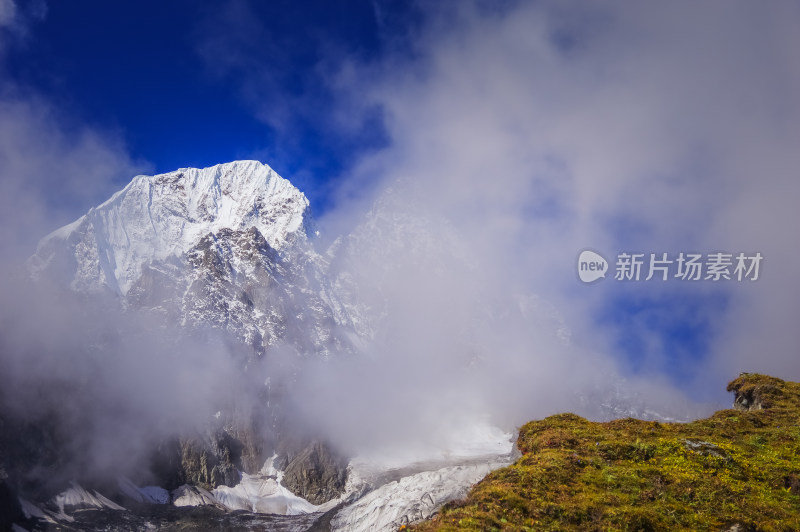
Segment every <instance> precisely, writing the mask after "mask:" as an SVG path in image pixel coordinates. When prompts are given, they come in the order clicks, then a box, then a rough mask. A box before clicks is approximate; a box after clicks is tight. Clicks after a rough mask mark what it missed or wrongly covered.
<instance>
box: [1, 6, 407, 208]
mask: <svg viewBox="0 0 800 532" xmlns="http://www.w3.org/2000/svg"><path fill="white" fill-rule="evenodd" d="M43 5H45V4H43V3H41V2H25V1H23V2H19V4H18V6H17V8H16V11H17V16H18V18H19V19H24V22H23V21H20V24H24V25H25V29H24V32H25V35H22V36H20V38H18V39H16V40H14V41H12V42H11V46H9V48H10V49H9V50H8V51H7V54H6V58H5V59H6V61H5V69H4V70H5V76H7V78H10V79H11V80H13V81H14V82H15V83H16V84H17V86H18V87H19V89H20V90H21V91H32V92H35V93H36V94H39V95H42V96H43V97H44V98H46V99H48V100H50V101H52V102H54V103H55V105H56V107H57V108H58V109H59V112H61V113H63V114H65V115H67V118H68V119H69V120H75V121H79V122H81V123H86V124H90V125H91V126H92V127H95V128H98V129H101V130H107V131H112V132H114V133H115V134H117V135H119V136H120V137H121V139H122V141H123V142H124V144H125V147H126V149H127V151H128V152H129V154H130V156H131V157H132V158H133V159H135V160H137V161H141V162H143V163H145V164H146V165H147V167H148V168H149V169H150V170H151V171H154V172H166V171H170V170H173V169H176V168H179V167H185V166H200V167H202V166H210V165H213V164H217V163H219V162H222V161H230V160H235V159H238V158H247V157H256V158H260V159H264V160H266V161H268V162H269V164H271V165H272V166H273V167H274V168H275V169H276V170H278V171H279V172H280V173H282V174H284V175H291V176H300V178H301V180H306V181H307V182H305V183H298V184H301V185H306V186H304V187H303V188H304V190H305V191H306V193H307V194H308V195H309V196H310V197H311V199H312V201H314V203H315V206H316V207H317V208H318V209H320V210H324V208H325V207H326V194H325V192H326V190H327V188H326V182H327V181H328V180H332V179H335V178H336V177H337V176H339V174H340V173H341V172H342V171H343V170H344V169H346V168H347V166H348V165H349V164H352V161H353V159H354V158H355V157H356V156H357V155H358V154H359V153H360V152H361V151H363V150H369V149H371V148H373V147H375V146H380V145H381V144H382V143H383V142H384V139H383V138H382V132H381V127H380V123H379V121H378V120H373V121H370V120H365V123H364V124H363V125H362V126H361V127H360V128H359V130H357V131H351V132H350V134H349V135H343V134H342V131H340V130H339V131H337V130H334V129H333V128H331V127H330V124H329V122H330V120H331V117H330V114H331V113H332V107H333V106H334V105H335V101H334V95H333V94H332V90H333V88H332V87H331V85H330V80H329V79H328V78H327V76H328V74H329V73H330V72H329V71H330V69H333V68H336V67H338V64H337V63H336V62H337V61H340V60H341V59H342V58H345V57H355V58H358V59H359V60H362V61H370V60H373V59H375V58H376V57H378V56H379V55H380V54H381V53H382V51H383V50H384V49H385V47H387V46H395V45H397V46H402V44H399V43H398V41H397V39H395V38H394V33H395V32H396V31H397V30H396V29H395V28H394V27H393V26H394V25H396V24H400V25H403V26H404V27H403V30H404V31H405V30H407V29H408V26H407V25H413V16H414V15H413V10H412V9H411V8H410V7H409V6H410V4H409V5H408V6H407V5H404V4H403V3H398V2H393V3H387V4H386V5H382V3H372V2H369V1H347V2H345V1H335V2H330V1H314V2H291V1H277V2H247V1H234V2H227V1H226V2H221V1H213V2H202V3H201V2H193V1H181V0H177V1H174V2H173V1H170V2H161V1H145V2H134V3H124V2H122V3H121V2H104V1H81V2H76V3H65V2H50V3H47V4H46V7H45V8H42V6H43ZM81 207H85V205H84V206H81Z"/></svg>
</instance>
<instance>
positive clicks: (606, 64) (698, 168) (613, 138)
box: [0, 0, 800, 395]
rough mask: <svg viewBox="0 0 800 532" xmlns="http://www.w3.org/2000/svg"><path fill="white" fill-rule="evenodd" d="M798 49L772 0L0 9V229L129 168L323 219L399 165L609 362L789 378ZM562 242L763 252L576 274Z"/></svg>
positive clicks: (18, 236) (699, 377)
mask: <svg viewBox="0 0 800 532" xmlns="http://www.w3.org/2000/svg"><path fill="white" fill-rule="evenodd" d="M799 40H800V8H798V4H797V3H796V2H792V1H775V2H770V3H769V4H761V3H758V4H756V3H751V2H744V1H742V2H713V1H709V2H702V3H700V2H689V1H686V2H683V1H680V2H670V3H660V4H658V5H656V4H646V5H645V4H642V3H641V2H633V1H631V2H622V1H621V2H597V3H591V4H587V3H583V2H572V1H567V2H547V1H543V2H524V1H520V2H514V1H508V2H482V1H479V0H476V1H474V2H469V1H464V2H458V1H452V2H435V3H434V2H431V3H426V2H419V3H418V2H410V1H409V2H402V1H396V0H373V1H317V2H315V1H303V2H297V1H295V2H291V1H276V2H259V1H255V0H250V1H248V0H232V1H212V2H202V3H201V2H193V1H188V0H175V1H163V0H162V1H144V2H129V3H120V2H107V1H89V0H84V1H78V2H54V1H53V2H45V1H44V0H0V76H1V77H0V165H1V166H0V172H1V173H2V176H1V177H2V181H0V196H2V197H3V198H6V203H5V204H4V205H5V207H6V208H5V209H2V211H3V214H1V215H0V221H2V222H3V223H2V224H0V242H2V244H3V247H4V248H5V249H12V248H13V246H17V248H14V249H23V250H24V251H18V254H19V255H21V256H25V253H28V254H29V253H30V241H31V240H35V238H38V237H39V236H41V235H42V234H44V233H46V232H47V231H50V230H52V229H53V228H55V227H58V226H59V225H61V224H63V223H66V222H68V221H70V220H72V219H74V218H75V217H77V216H79V215H80V214H82V213H83V212H85V211H86V210H87V209H88V208H89V207H90V206H91V205H94V204H96V203H98V202H99V201H102V200H103V199H105V198H107V197H108V195H110V194H111V193H112V192H113V191H115V190H117V189H119V188H120V187H121V186H122V185H124V183H126V182H127V181H128V180H129V179H130V178H131V177H132V176H133V175H135V173H139V172H145V173H152V172H165V171H170V170H173V169H176V168H178V167H185V166H208V165H213V164H216V163H220V162H226V161H230V160H234V159H240V158H255V159H258V160H261V161H263V162H265V163H268V164H270V165H271V166H272V167H273V168H275V169H276V170H277V171H278V172H279V173H280V174H282V175H283V176H284V177H287V178H289V179H290V180H291V181H292V182H293V183H295V184H296V185H297V186H298V187H299V188H300V189H301V190H303V191H304V192H305V193H306V195H307V196H308V197H309V199H310V200H311V202H312V207H313V208H314V210H315V212H316V213H317V215H319V216H320V217H321V219H322V221H323V222H324V223H325V224H327V225H326V227H328V228H329V229H330V228H334V229H335V228H338V227H347V226H348V224H349V225H352V224H353V223H357V221H358V220H357V219H355V214H354V213H359V212H362V211H363V210H364V209H363V207H364V205H363V204H362V203H359V201H360V200H364V201H368V200H369V199H371V197H372V196H371V192H372V191H374V190H380V189H381V188H382V187H383V185H385V184H391V183H396V182H398V181H402V180H404V181H405V182H411V183H413V185H414V187H416V188H415V190H417V191H419V190H422V191H423V194H422V198H421V201H420V203H425V204H428V205H429V206H430V207H431V208H432V209H434V210H436V211H437V212H438V213H439V214H441V215H444V216H445V217H447V218H448V219H449V220H451V221H452V222H453V224H454V226H455V227H457V228H458V229H459V230H460V231H461V232H462V234H465V235H468V237H467V242H468V244H469V245H470V246H471V248H472V249H479V250H484V255H485V256H486V257H490V258H491V261H493V262H492V264H491V267H490V268H489V270H490V271H492V272H493V273H494V275H493V277H494V278H496V279H502V280H503V282H504V283H506V282H507V283H508V284H509V285H513V286H514V287H516V288H519V289H520V290H522V291H530V292H535V293H538V294H541V295H542V296H544V297H546V298H547V299H548V300H550V301H552V302H553V303H554V304H555V306H556V307H557V308H559V309H560V310H561V311H562V313H563V314H564V315H565V318H566V319H567V321H568V323H569V324H570V327H571V328H572V329H573V331H574V338H575V339H576V340H575V341H576V342H578V343H579V344H582V345H583V346H586V347H587V348H592V349H597V350H598V351H600V352H603V353H612V356H613V357H615V358H616V359H617V360H618V361H620V363H621V364H622V365H623V366H624V368H625V371H627V372H629V373H632V374H641V373H648V372H649V373H655V374H657V375H666V376H667V377H668V378H669V379H671V380H673V381H680V382H682V383H684V385H685V386H686V387H688V388H691V389H692V391H693V392H694V393H696V394H698V395H702V394H703V393H705V392H706V390H707V389H708V388H709V386H711V387H713V389H714V390H720V389H721V387H720V383H721V382H725V381H726V380H730V378H732V377H734V376H735V374H736V373H738V371H764V372H771V373H776V374H782V375H785V376H787V378H791V377H793V378H800V362H798V360H800V359H799V358H798V356H797V353H798V350H800V336H798V335H799V334H800V332H798V328H797V327H796V325H795V323H794V321H795V318H794V317H796V316H797V315H798V313H800V297H798V296H800V294H797V282H796V281H795V278H794V267H795V266H794V265H796V264H798V263H800V250H798V247H797V246H796V235H795V231H796V230H795V228H796V227H797V226H798V223H800V219H798V216H799V215H798V211H797V208H796V205H797V203H798V201H800V180H798V178H797V168H800V160H798V156H799V155H798V154H799V153H800V152H799V151H798V150H797V146H800V96H798V95H800V64H798V54H797V50H798V49H800V41H799ZM414 187H411V188H412V189H413V188H414ZM364 191H367V192H369V193H367V192H364ZM415 194H416V195H415ZM9 198H13V200H9ZM409 198H410V199H409V201H410V202H411V201H414V202H416V201H417V200H418V199H419V198H420V195H419V193H418V192H416V193H414V194H410V196H409ZM9 201H11V202H12V204H9V203H8V202H9ZM333 232H335V231H333ZM23 241H24V242H27V244H26V245H27V246H28V247H25V246H23ZM20 246H21V247H20ZM585 248H592V249H596V250H598V251H600V252H601V253H603V254H604V255H605V256H606V257H607V258H608V259H609V260H612V259H613V258H614V257H615V256H616V255H617V254H618V253H620V252H623V251H627V252H634V253H635V252H639V253H651V252H652V253H660V252H670V253H678V252H681V251H684V252H700V253H712V252H717V251H724V252H729V253H738V252H747V253H753V252H760V253H762V254H763V255H764V257H765V259H764V265H763V273H762V278H761V279H760V280H759V281H758V282H756V283H737V282H729V283H723V284H713V283H697V284H683V285H681V284H679V283H677V282H676V281H670V282H667V283H663V284H659V283H644V282H641V283H629V284H624V283H619V282H614V281H613V280H611V279H606V280H602V281H598V283H597V284H595V285H592V286H584V285H581V284H580V283H579V282H578V281H577V276H576V274H575V268H576V264H575V258H576V257H577V254H578V252H579V251H580V250H581V249H585ZM487 260H490V259H489V258H487ZM504 286H505V285H504ZM498 288H499V287H498ZM516 288H515V289H516Z"/></svg>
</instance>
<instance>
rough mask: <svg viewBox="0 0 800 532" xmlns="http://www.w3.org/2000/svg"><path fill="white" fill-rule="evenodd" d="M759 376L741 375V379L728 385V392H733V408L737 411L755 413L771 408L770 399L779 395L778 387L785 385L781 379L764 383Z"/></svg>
mask: <svg viewBox="0 0 800 532" xmlns="http://www.w3.org/2000/svg"><path fill="white" fill-rule="evenodd" d="M762 380H763V379H761V378H759V376H754V374H750V373H740V374H739V378H738V379H736V380H734V381H733V382H731V383H730V384H729V385H728V391H729V392H733V394H734V399H733V408H735V409H736V410H744V411H753V410H763V409H765V408H769V407H770V406H771V401H770V397H771V396H773V395H775V394H776V393H778V386H776V384H775V383H776V382H777V383H778V384H779V385H780V384H781V383H783V381H781V380H780V379H774V380H773V381H764V382H761V381H762Z"/></svg>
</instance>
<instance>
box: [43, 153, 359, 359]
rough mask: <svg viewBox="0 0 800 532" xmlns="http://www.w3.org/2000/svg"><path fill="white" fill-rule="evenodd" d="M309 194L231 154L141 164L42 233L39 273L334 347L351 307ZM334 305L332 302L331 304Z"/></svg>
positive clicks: (210, 324) (246, 336)
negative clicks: (198, 163)
mask: <svg viewBox="0 0 800 532" xmlns="http://www.w3.org/2000/svg"><path fill="white" fill-rule="evenodd" d="M310 225H311V218H310V210H309V203H308V200H307V199H306V197H305V195H304V194H303V193H302V192H300V191H299V190H298V189H297V188H295V187H294V186H293V185H292V184H291V183H290V182H289V181H287V180H286V179H283V178H282V177H280V176H279V175H278V174H277V173H275V172H274V171H273V170H272V169H271V168H270V167H268V166H266V165H264V164H261V163H259V162H257V161H235V162H232V163H227V164H219V165H216V166H213V167H210V168H204V169H195V168H184V169H180V170H176V171H174V172H169V173H166V174H160V175H155V176H137V177H135V178H134V179H133V181H131V182H130V183H129V184H128V185H127V186H126V187H125V188H124V189H122V190H121V191H119V192H117V193H116V194H114V195H113V196H112V197H111V198H110V199H109V200H108V201H106V202H104V203H103V204H101V205H99V206H97V207H95V208H92V209H91V210H90V211H89V212H88V213H87V214H86V215H84V216H82V217H81V218H79V219H78V220H76V221H75V222H73V223H71V224H69V225H67V226H65V227H62V228H61V229H58V230H57V231H55V232H53V233H52V234H50V235H48V236H47V237H45V238H44V239H42V241H41V242H40V243H39V246H38V248H37V251H36V254H35V255H34V256H33V257H32V258H31V259H30V262H29V264H30V268H31V272H32V274H33V276H34V277H39V278H42V277H44V278H47V279H49V280H51V281H55V282H56V283H57V284H58V285H61V286H65V287H69V288H71V289H72V290H74V291H76V292H79V293H86V294H111V295H112V296H114V297H117V298H119V300H120V302H121V304H122V305H123V307H130V308H135V309H149V310H154V311H157V312H159V313H161V314H163V315H164V317H165V319H166V321H167V322H168V323H173V324H176V325H181V326H183V327H188V328H189V329H208V328H212V329H218V330H222V331H225V332H226V333H230V334H232V335H233V336H234V337H236V338H238V339H239V340H240V341H242V343H244V344H245V345H246V346H250V347H252V348H253V349H254V351H255V353H256V354H263V353H264V352H265V350H266V349H267V348H268V347H269V346H271V345H276V344H278V343H285V344H288V345H291V346H292V347H294V348H295V349H296V350H297V351H298V352H300V353H302V354H309V353H316V354H321V355H324V356H327V355H328V354H330V353H331V352H333V351H334V350H338V349H344V348H346V345H345V344H347V343H348V340H342V339H340V338H338V337H337V336H336V333H335V331H336V330H338V328H339V327H338V326H339V325H340V324H342V323H345V324H346V323H347V316H346V315H345V314H344V313H343V312H342V311H341V310H340V307H341V305H340V304H338V303H337V302H336V301H335V293H334V292H333V291H332V290H331V289H330V287H329V286H328V283H327V281H326V277H325V269H326V267H327V263H326V261H325V259H324V258H323V257H322V256H321V255H319V254H317V253H316V252H315V251H314V249H313V246H312V245H311V242H310V238H309V234H308V232H309V228H310ZM334 308H335V309H337V310H336V311H334Z"/></svg>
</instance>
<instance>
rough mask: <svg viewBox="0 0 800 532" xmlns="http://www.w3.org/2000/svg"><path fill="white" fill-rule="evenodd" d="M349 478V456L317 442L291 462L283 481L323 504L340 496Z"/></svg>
mask: <svg viewBox="0 0 800 532" xmlns="http://www.w3.org/2000/svg"><path fill="white" fill-rule="evenodd" d="M346 481H347V459H346V458H344V457H343V456H341V455H339V454H338V453H336V452H335V451H333V450H332V449H330V447H329V446H328V445H326V444H324V443H322V442H320V441H315V442H313V443H311V444H310V445H309V446H308V447H306V448H305V449H303V451H302V452H300V453H299V454H298V455H297V456H295V457H294V459H292V460H291V461H290V462H289V464H288V465H287V466H286V471H285V472H284V476H283V481H282V482H281V483H282V484H283V485H284V486H285V487H286V488H288V489H289V490H290V491H291V492H292V493H294V494H295V495H298V496H300V497H303V498H304V499H306V500H307V501H309V502H311V503H312V504H322V503H324V502H328V501H329V500H331V499H335V498H336V497H338V496H339V495H341V494H342V493H343V492H344V487H345V482H346Z"/></svg>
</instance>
